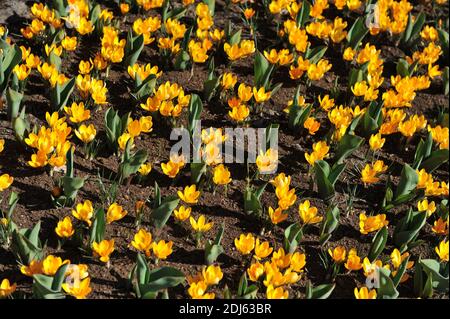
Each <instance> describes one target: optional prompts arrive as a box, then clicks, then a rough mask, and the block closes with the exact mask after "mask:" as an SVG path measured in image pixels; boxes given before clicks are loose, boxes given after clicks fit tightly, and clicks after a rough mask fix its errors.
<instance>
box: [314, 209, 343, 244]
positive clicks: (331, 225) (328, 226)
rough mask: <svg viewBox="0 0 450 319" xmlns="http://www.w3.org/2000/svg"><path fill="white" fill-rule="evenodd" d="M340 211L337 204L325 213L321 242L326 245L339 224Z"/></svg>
mask: <svg viewBox="0 0 450 319" xmlns="http://www.w3.org/2000/svg"><path fill="white" fill-rule="evenodd" d="M339 217H340V211H339V208H338V207H337V206H331V207H329V208H328V209H327V211H326V213H325V221H324V223H323V224H322V229H321V232H320V239H319V242H320V244H321V245H324V244H325V243H326V242H327V241H328V240H329V239H330V237H331V234H332V233H333V232H334V231H335V230H336V228H337V227H338V226H339Z"/></svg>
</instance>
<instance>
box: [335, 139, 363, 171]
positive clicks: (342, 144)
mask: <svg viewBox="0 0 450 319" xmlns="http://www.w3.org/2000/svg"><path fill="white" fill-rule="evenodd" d="M363 143H364V139H363V138H362V137H359V136H356V135H349V134H346V135H344V136H343V137H342V138H341V140H340V141H339V144H338V146H337V148H336V153H335V155H334V161H335V163H336V164H342V163H343V162H344V160H345V159H346V158H347V157H348V156H349V155H350V154H351V153H353V152H354V151H356V150H357V149H358V148H359V147H360V146H361V145H362V144H363Z"/></svg>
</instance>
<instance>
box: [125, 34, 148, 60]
mask: <svg viewBox="0 0 450 319" xmlns="http://www.w3.org/2000/svg"><path fill="white" fill-rule="evenodd" d="M143 49H144V35H142V34H141V35H138V36H137V37H133V32H132V31H131V30H130V31H128V35H127V43H126V45H125V59H124V62H123V63H124V65H125V66H133V65H135V64H136V62H137V60H138V59H139V55H140V54H141V52H142V50H143Z"/></svg>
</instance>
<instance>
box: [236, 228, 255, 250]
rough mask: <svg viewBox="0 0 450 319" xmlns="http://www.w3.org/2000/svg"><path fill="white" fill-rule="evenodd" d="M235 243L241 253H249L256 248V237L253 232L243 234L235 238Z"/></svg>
mask: <svg viewBox="0 0 450 319" xmlns="http://www.w3.org/2000/svg"><path fill="white" fill-rule="evenodd" d="M234 245H235V246H236V248H237V250H238V251H239V252H240V253H241V254H243V255H248V254H250V253H251V252H252V250H253V248H255V237H253V235H252V234H251V233H248V234H246V235H244V234H241V235H240V236H239V239H238V238H235V239H234Z"/></svg>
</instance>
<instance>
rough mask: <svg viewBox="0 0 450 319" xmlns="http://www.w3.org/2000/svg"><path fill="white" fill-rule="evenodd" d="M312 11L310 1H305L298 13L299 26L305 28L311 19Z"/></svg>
mask: <svg viewBox="0 0 450 319" xmlns="http://www.w3.org/2000/svg"><path fill="white" fill-rule="evenodd" d="M310 11H311V4H310V3H309V2H308V1H303V2H302V6H301V8H300V10H299V12H298V13H297V27H299V28H303V27H304V26H305V24H306V22H308V20H309V13H310Z"/></svg>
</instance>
